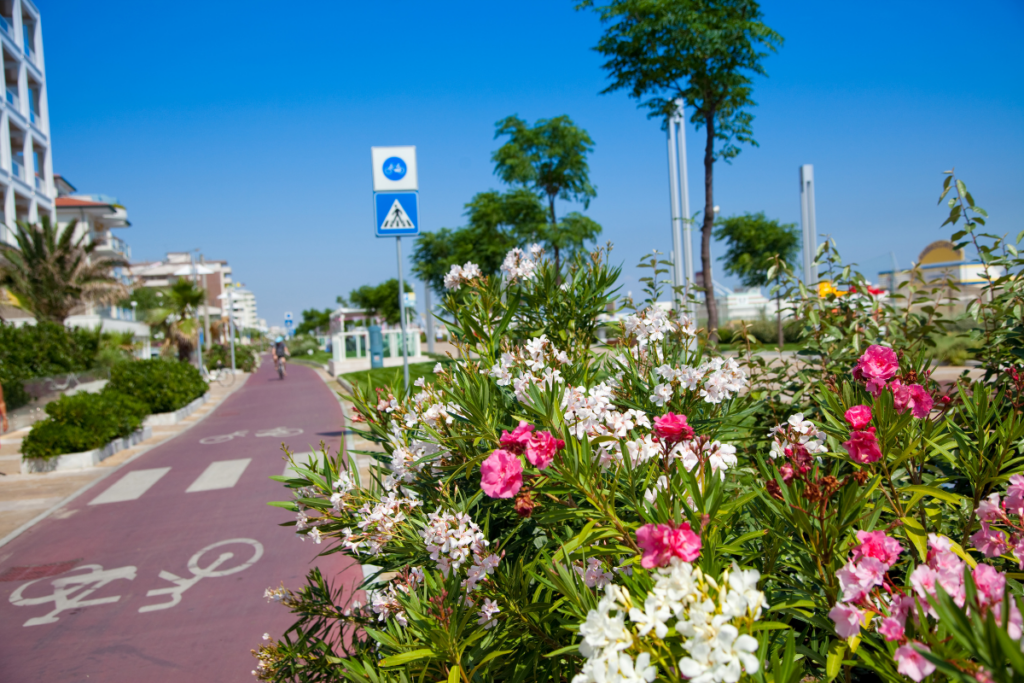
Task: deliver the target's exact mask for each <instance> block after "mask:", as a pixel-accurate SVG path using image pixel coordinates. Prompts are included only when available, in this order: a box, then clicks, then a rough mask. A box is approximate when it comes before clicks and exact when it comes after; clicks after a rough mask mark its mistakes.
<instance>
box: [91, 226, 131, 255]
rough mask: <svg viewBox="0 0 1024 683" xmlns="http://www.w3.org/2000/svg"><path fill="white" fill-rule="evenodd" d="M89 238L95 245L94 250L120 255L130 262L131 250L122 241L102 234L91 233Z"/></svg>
mask: <svg viewBox="0 0 1024 683" xmlns="http://www.w3.org/2000/svg"><path fill="white" fill-rule="evenodd" d="M91 238H92V241H93V242H95V243H96V248H97V249H98V250H101V251H112V252H114V253H116V254H121V255H122V256H124V257H125V258H126V259H128V260H131V258H132V248H131V247H130V246H128V243H127V242H125V241H124V240H122V239H120V238H118V237H114V236H113V235H110V234H107V233H102V232H94V233H92V234H91Z"/></svg>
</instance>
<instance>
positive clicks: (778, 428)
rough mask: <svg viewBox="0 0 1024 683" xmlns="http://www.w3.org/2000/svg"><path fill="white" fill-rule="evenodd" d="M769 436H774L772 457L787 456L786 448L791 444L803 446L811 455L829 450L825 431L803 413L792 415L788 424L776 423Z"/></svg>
mask: <svg viewBox="0 0 1024 683" xmlns="http://www.w3.org/2000/svg"><path fill="white" fill-rule="evenodd" d="M768 436H770V437H772V448H771V452H770V455H771V456H772V459H775V458H778V457H780V456H785V454H786V448H789V447H791V446H803V447H804V448H806V449H807V452H808V453H810V454H811V455H817V454H818V453H826V452H828V448H827V447H826V446H825V432H823V431H821V430H820V429H818V428H817V427H816V426H815V425H814V423H813V422H811V421H810V420H805V419H804V415H803V413H796V414H795V415H790V416H789V420H788V421H787V422H786V424H784V425H775V427H774V428H773V429H772V430H771V431H770V432H768Z"/></svg>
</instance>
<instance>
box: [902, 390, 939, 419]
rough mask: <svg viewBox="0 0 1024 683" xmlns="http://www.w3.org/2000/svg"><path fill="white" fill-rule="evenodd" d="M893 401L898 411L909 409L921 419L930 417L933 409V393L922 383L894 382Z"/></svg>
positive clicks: (903, 411)
mask: <svg viewBox="0 0 1024 683" xmlns="http://www.w3.org/2000/svg"><path fill="white" fill-rule="evenodd" d="M892 402H893V406H895V408H896V412H897V413H900V414H903V413H905V412H907V411H908V410H909V411H910V412H911V413H912V414H913V416H914V417H916V418H917V419H919V420H923V419H924V418H926V417H928V413H930V412H931V411H932V404H933V403H934V401H933V400H932V395H931V394H929V393H928V392H927V391H926V390H925V388H924V387H922V386H921V385H920V384H910V385H904V384H899V383H897V382H893V386H892Z"/></svg>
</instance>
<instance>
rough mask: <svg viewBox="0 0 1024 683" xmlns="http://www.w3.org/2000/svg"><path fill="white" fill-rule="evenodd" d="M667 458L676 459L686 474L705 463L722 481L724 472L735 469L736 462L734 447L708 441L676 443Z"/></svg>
mask: <svg viewBox="0 0 1024 683" xmlns="http://www.w3.org/2000/svg"><path fill="white" fill-rule="evenodd" d="M669 457H672V458H678V459H679V461H680V462H681V463H682V464H683V467H685V468H686V471H687V472H691V471H693V468H694V467H696V466H697V465H698V464H699V463H701V462H705V463H707V464H708V466H709V467H710V468H711V471H712V472H717V473H718V474H719V476H721V478H722V480H723V481H724V480H725V471H726V470H727V469H729V468H730V467H735V466H736V464H737V462H738V460H737V458H736V447H735V446H733V445H731V444H727V443H722V442H721V441H711V440H710V439H691V440H689V441H683V442H681V443H678V444H676V446H675V447H674V448H673V449H672V451H671V452H670V453H669Z"/></svg>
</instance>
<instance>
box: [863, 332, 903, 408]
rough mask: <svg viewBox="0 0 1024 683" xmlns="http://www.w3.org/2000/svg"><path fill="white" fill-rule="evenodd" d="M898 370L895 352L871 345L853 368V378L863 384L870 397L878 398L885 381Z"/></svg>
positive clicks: (898, 365)
mask: <svg viewBox="0 0 1024 683" xmlns="http://www.w3.org/2000/svg"><path fill="white" fill-rule="evenodd" d="M899 369H900V364H899V361H898V360H897V358H896V352H895V351H893V350H892V349H890V348H888V347H885V346H879V345H878V344H872V345H871V346H869V347H868V348H867V351H865V352H864V355H862V356H861V357H860V360H858V361H857V365H856V366H855V367H854V368H853V378H854V379H858V380H860V381H862V382H864V383H865V384H866V385H867V386H866V388H867V390H868V393H870V394H871V395H872V396H878V395H879V394H881V393H882V389H884V388H885V383H886V381H888V380H890V379H892V378H893V377H895V376H896V373H897V372H898V371H899Z"/></svg>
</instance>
